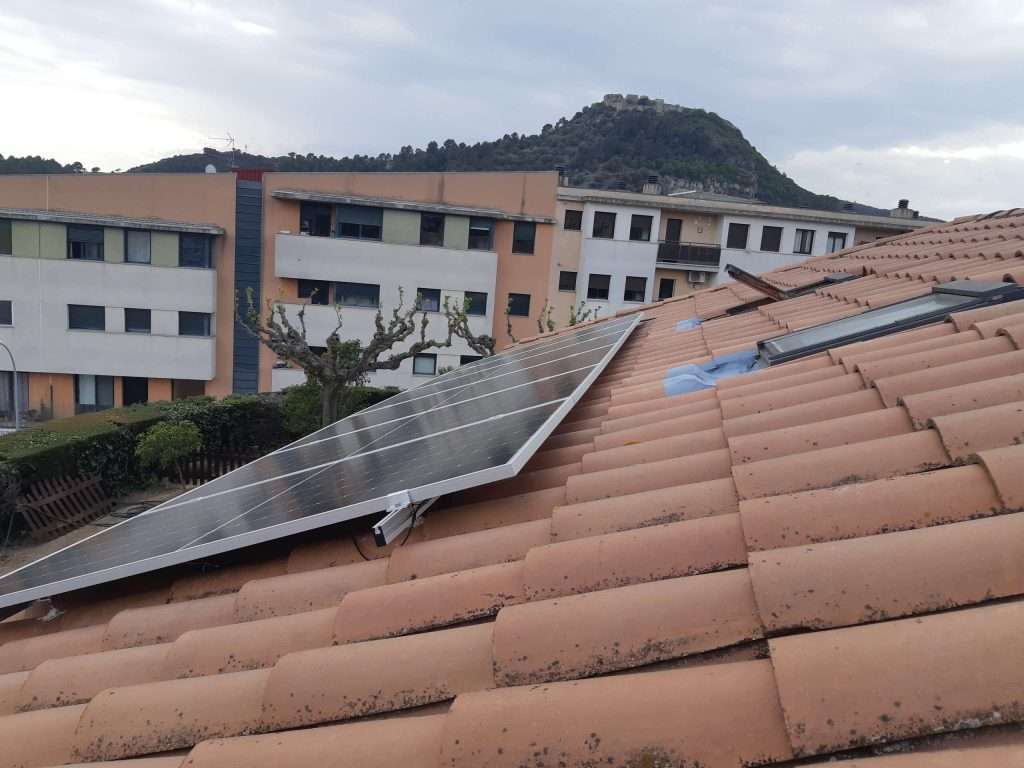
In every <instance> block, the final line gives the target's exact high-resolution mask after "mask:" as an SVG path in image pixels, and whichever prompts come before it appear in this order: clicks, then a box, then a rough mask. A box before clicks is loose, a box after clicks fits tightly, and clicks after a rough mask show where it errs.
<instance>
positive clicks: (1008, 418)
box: [931, 401, 1024, 461]
mask: <svg viewBox="0 0 1024 768" xmlns="http://www.w3.org/2000/svg"><path fill="white" fill-rule="evenodd" d="M931 423H932V424H934V425H935V429H936V430H938V432H939V435H941V437H942V444H943V445H944V446H945V447H946V451H947V452H948V453H949V455H950V456H951V457H952V458H953V459H954V460H957V461H962V460H965V459H968V458H970V456H971V455H972V454H975V453H977V452H978V451H984V450H987V449H989V448H1001V447H1003V446H1006V445H1020V444H1021V443H1024V401H1016V402H1011V403H1004V404H1002V405H993V406H989V407H988V408H978V409H977V410H973V411H964V412H961V413H952V414H949V415H947V416H936V417H935V418H934V419H932V420H931Z"/></svg>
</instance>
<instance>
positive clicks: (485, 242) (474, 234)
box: [468, 219, 494, 251]
mask: <svg viewBox="0 0 1024 768" xmlns="http://www.w3.org/2000/svg"><path fill="white" fill-rule="evenodd" d="M468 247H469V249H470V250H471V251H492V250H494V220H493V219H470V220H469V245H468Z"/></svg>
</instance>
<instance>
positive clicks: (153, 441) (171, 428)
mask: <svg viewBox="0 0 1024 768" xmlns="http://www.w3.org/2000/svg"><path fill="white" fill-rule="evenodd" d="M202 447H203V436H202V433H201V432H200V431H199V427H197V426H196V425H195V424H193V423H192V422H190V421H164V422H161V423H160V424H155V425H153V426H152V427H150V428H149V429H147V430H146V431H145V433H144V434H143V435H142V437H140V438H139V442H138V445H136V446H135V456H136V457H137V458H138V460H139V463H140V464H141V465H142V466H143V467H146V468H150V469H161V470H164V471H165V472H167V471H170V470H172V469H173V470H174V472H175V474H176V475H177V476H178V480H180V481H181V484H182V486H184V485H185V476H184V473H183V472H182V462H184V461H185V459H187V458H188V457H189V456H191V455H192V454H193V453H195V452H196V451H198V450H199V449H201V448H202Z"/></svg>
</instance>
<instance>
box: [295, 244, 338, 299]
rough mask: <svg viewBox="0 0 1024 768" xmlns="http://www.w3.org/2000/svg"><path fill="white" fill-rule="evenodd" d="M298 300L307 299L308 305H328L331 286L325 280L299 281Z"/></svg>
mask: <svg viewBox="0 0 1024 768" xmlns="http://www.w3.org/2000/svg"><path fill="white" fill-rule="evenodd" d="M318 237H319V235H318ZM299 298H300V299H309V303H310V304H321V305H323V304H330V303H331V284H330V283H329V282H327V281H326V280H299Z"/></svg>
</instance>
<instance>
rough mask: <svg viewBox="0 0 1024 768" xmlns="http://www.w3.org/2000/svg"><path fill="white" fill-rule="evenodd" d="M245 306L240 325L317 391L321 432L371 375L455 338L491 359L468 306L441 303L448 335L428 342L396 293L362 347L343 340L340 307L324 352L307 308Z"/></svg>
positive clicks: (415, 310) (416, 314)
mask: <svg viewBox="0 0 1024 768" xmlns="http://www.w3.org/2000/svg"><path fill="white" fill-rule="evenodd" d="M246 298H247V305H246V306H245V307H244V308H243V307H240V306H239V307H237V308H236V312H237V316H238V320H239V322H240V323H241V324H242V327H243V328H245V329H246V330H247V331H248V332H249V333H250V334H252V335H253V336H255V337H256V338H257V339H259V340H260V342H262V343H263V344H264V345H265V346H266V347H267V348H268V349H269V350H270V351H271V352H273V353H274V354H275V355H277V356H278V358H280V359H281V360H285V361H287V362H289V363H292V364H293V365H296V366H298V367H299V368H301V369H302V370H303V371H304V372H305V374H306V379H307V381H309V382H312V383H315V384H318V385H319V386H320V414H321V423H322V425H323V426H326V425H328V424H331V423H333V422H335V421H337V420H338V418H339V414H342V413H346V412H348V405H349V399H350V397H351V395H352V392H353V390H354V388H356V387H359V386H361V385H363V384H365V383H366V381H367V378H368V377H369V375H370V374H371V373H374V372H375V371H394V370H396V369H397V368H398V366H399V365H401V363H402V361H404V360H408V359H409V358H411V357H413V356H414V355H418V354H420V353H422V352H427V351H429V350H432V349H444V348H447V347H450V346H451V345H452V340H453V339H455V338H460V339H463V340H464V341H465V342H466V343H467V344H468V345H469V347H470V349H472V350H473V351H474V352H476V353H477V354H478V355H481V356H484V357H487V356H490V355H493V354H494V345H495V340H494V338H493V337H491V336H487V335H486V334H484V335H479V336H477V335H475V334H474V333H473V332H472V330H470V327H469V316H468V315H467V313H466V309H467V306H468V301H467V302H466V304H463V305H462V306H461V307H459V306H455V305H454V304H453V303H451V302H449V301H447V300H445V303H444V306H443V308H442V309H443V312H444V318H445V321H446V323H447V331H446V333H445V335H444V336H443V337H442V338H431V337H428V336H427V326H428V324H429V319H428V316H427V312H426V310H424V309H423V308H422V305H421V299H420V297H419V296H418V295H417V297H416V300H415V301H414V302H413V304H412V306H410V307H406V306H405V292H404V291H403V290H402V289H399V291H398V306H396V307H395V308H394V309H393V310H391V316H390V317H389V318H387V320H385V317H384V312H383V310H382V309H378V310H377V317H376V319H375V325H374V328H375V329H374V334H373V336H372V338H370V339H369V340H368V341H366V342H365V343H364V342H362V341H360V340H359V339H346V340H343V339H342V338H341V329H342V313H341V307H340V306H338V305H335V307H334V310H335V312H336V314H337V323H336V324H335V326H334V330H332V331H331V332H330V334H328V336H327V340H326V342H325V345H326V346H322V347H321V346H317V344H316V341H315V340H314V341H313V342H312V343H311V340H310V339H309V337H308V332H307V328H306V308H307V306H308V305H307V304H306V303H303V304H302V306H301V307H300V308H299V310H298V311H297V312H293V313H292V314H291V316H290V315H289V312H288V308H287V306H286V305H285V304H284V303H283V302H282V301H280V300H277V299H267V302H266V307H265V310H266V311H265V312H264V313H263V314H262V315H261V314H260V308H259V307H258V306H257V305H256V304H255V302H254V301H253V298H252V293H251V292H249V293H247V296H246ZM409 339H412V343H410V344H409V345H408V347H407V348H406V349H405V350H403V351H399V352H396V351H393V348H394V347H395V345H397V344H402V343H403V342H406V341H407V340H409Z"/></svg>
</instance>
